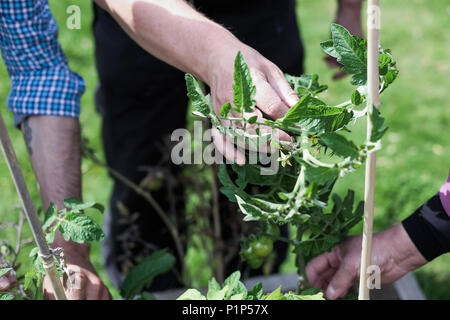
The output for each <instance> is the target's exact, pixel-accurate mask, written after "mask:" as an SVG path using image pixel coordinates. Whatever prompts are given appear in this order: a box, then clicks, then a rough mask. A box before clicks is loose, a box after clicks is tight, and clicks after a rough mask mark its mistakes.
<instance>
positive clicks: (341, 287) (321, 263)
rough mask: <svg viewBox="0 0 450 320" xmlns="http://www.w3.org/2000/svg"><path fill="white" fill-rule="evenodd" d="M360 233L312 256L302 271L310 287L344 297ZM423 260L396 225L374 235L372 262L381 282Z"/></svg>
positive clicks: (356, 265)
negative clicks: (304, 271) (330, 249)
mask: <svg viewBox="0 0 450 320" xmlns="http://www.w3.org/2000/svg"><path fill="white" fill-rule="evenodd" d="M361 238H362V237H361V236H354V237H349V238H347V239H346V240H344V242H342V243H340V244H338V245H337V246H336V247H334V248H333V250H332V251H331V252H326V253H323V254H321V255H319V256H317V257H315V258H314V259H312V260H311V261H310V262H309V263H308V265H307V267H306V273H307V276H308V279H309V281H310V283H311V285H312V286H314V287H317V288H321V289H322V290H323V291H324V292H325V296H326V297H327V298H328V299H333V300H334V299H337V298H341V297H344V296H345V295H346V294H347V291H348V290H349V288H350V287H351V286H352V285H353V284H354V283H355V282H356V281H357V280H358V278H359V273H360V259H361V240H362V239H361ZM426 263H427V260H425V258H424V257H423V256H422V255H421V254H420V252H419V251H418V250H417V248H416V247H415V246H414V244H413V242H412V241H411V239H410V238H409V236H408V234H407V233H406V231H405V229H404V228H403V226H402V225H401V224H398V225H396V226H394V227H392V228H391V229H388V230H386V231H383V232H380V233H377V234H374V236H373V241H372V264H374V265H377V266H378V267H379V268H380V270H381V283H392V282H394V281H396V280H397V279H400V278H401V277H403V276H404V275H405V274H406V273H408V272H410V271H412V270H414V269H417V268H419V267H421V266H423V265H424V264H426Z"/></svg>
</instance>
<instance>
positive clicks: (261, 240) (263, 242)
mask: <svg viewBox="0 0 450 320" xmlns="http://www.w3.org/2000/svg"><path fill="white" fill-rule="evenodd" d="M251 247H252V249H253V252H254V253H255V255H256V256H257V257H260V258H264V257H267V256H268V255H269V254H270V253H271V252H272V249H273V240H272V239H271V238H270V237H268V236H259V237H258V238H257V239H255V240H253V241H252V242H251Z"/></svg>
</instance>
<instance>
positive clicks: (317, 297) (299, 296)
mask: <svg viewBox="0 0 450 320" xmlns="http://www.w3.org/2000/svg"><path fill="white" fill-rule="evenodd" d="M289 297H291V299H292V300H325V298H324V297H323V292H319V293H316V294H311V295H303V294H293V293H291V294H290V296H289ZM288 299H289V298H288ZM289 300H290V299H289Z"/></svg>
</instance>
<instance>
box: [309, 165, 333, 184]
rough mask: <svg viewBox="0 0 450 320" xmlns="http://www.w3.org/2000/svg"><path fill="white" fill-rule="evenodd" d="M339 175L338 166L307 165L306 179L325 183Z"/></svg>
mask: <svg viewBox="0 0 450 320" xmlns="http://www.w3.org/2000/svg"><path fill="white" fill-rule="evenodd" d="M338 175H339V169H337V168H327V167H312V166H306V171H305V177H306V180H308V181H310V182H315V183H317V184H318V185H324V184H326V183H327V182H329V181H332V180H334V179H336V178H337V177H338Z"/></svg>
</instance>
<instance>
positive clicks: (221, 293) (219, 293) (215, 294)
mask: <svg viewBox="0 0 450 320" xmlns="http://www.w3.org/2000/svg"><path fill="white" fill-rule="evenodd" d="M227 291H229V288H228V286H224V287H223V289H220V288H219V290H216V289H215V290H212V289H208V294H207V295H206V298H207V299H208V300H223V299H224V298H225V295H226V293H227Z"/></svg>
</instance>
